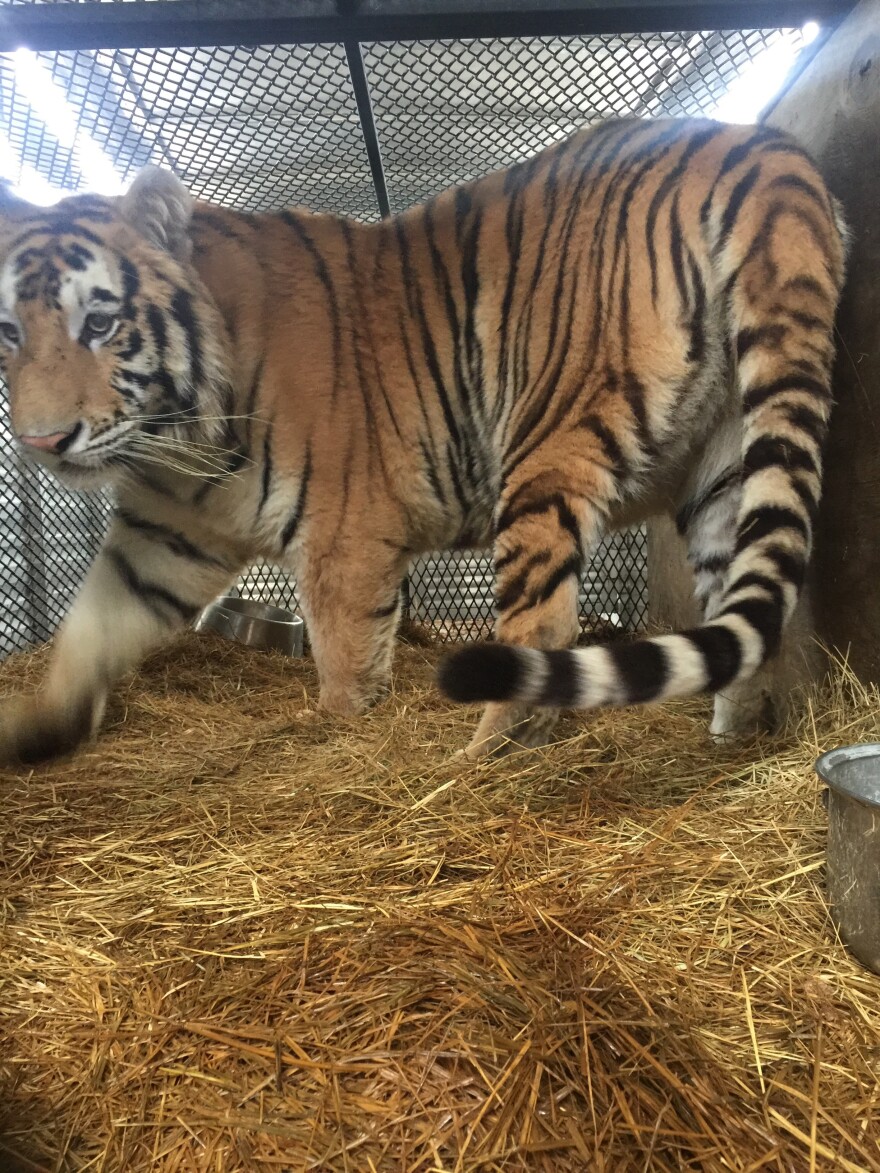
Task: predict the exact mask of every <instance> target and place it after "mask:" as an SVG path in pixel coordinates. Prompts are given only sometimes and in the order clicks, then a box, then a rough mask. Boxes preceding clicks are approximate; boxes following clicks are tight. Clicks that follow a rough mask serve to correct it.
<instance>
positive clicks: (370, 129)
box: [175, 0, 391, 220]
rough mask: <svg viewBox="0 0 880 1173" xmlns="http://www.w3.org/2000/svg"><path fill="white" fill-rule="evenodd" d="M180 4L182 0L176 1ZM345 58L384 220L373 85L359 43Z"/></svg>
mask: <svg viewBox="0 0 880 1173" xmlns="http://www.w3.org/2000/svg"><path fill="white" fill-rule="evenodd" d="M175 3H179V0H175ZM344 44H345V59H346V61H347V62H348V73H349V76H350V77H351V85H352V89H353V90H354V98H355V101H356V102H357V108H358V116H359V118H360V120H361V133H362V134H363V136H364V146H365V147H366V150H367V158H368V159H369V161H370V171H371V172H372V175H373V187H375V189H376V202H377V203H378V205H379V213H380V215H381V216H382V218H383V220H384V219H385V218H386V217H388V216H390V215H391V205H390V204H389V202H388V188H387V186H386V184H385V169H384V167H383V166H382V148H381V146H380V145H379V133H378V131H377V130H376V123H375V121H374V119H373V103H372V99H371V98H370V83H369V82H368V81H367V74H366V71H365V69H364V59H363V57H362V56H361V46H360V42H359V41H345V42H344Z"/></svg>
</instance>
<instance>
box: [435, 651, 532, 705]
mask: <svg viewBox="0 0 880 1173" xmlns="http://www.w3.org/2000/svg"><path fill="white" fill-rule="evenodd" d="M437 683H438V685H439V687H440V691H441V692H442V693H443V694H444V695H445V696H448V697H449V699H450V700H453V701H458V702H459V703H462V704H467V703H469V702H472V701H507V700H511V699H512V698H513V697H515V696H516V694H517V692H518V691H519V688H520V686H521V685H522V683H523V663H522V659H521V657H520V654H519V652H518V650H517V649H516V648H512V647H509V646H508V645H506V644H490V643H479V644H473V645H471V646H470V647H466V648H462V649H461V651H458V652H454V653H453V654H452V655H451V656H449V657H448V658H447V659H446V660H444V661H443V663H442V664H441V665H440V667H439V669H438V671H437Z"/></svg>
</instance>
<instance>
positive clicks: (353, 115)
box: [0, 0, 805, 655]
mask: <svg viewBox="0 0 880 1173" xmlns="http://www.w3.org/2000/svg"><path fill="white" fill-rule="evenodd" d="M144 3H145V0H140V2H139V3H137V4H131V3H130V2H128V3H124V2H123V0H105V2H104V3H102V4H101V24H100V26H96V29H97V31H96V30H95V29H92V30H91V31H90V32H89V34H88V36H87V37H86V38H85V39H86V40H91V42H92V43H98V44H101V43H106V44H114V43H118V42H119V37H120V36H121V35H123V33H121V32H120V29H119V28H115V30H114V25H113V21H112V20H110V21H108V20H107V16H108V15H112V14H113V13H114V12H121V11H122V10H123V9H125V10H127V11H128V12H131V10H132V9H133V8H135V7H137V8H138V9H141V10H143V7H144ZM82 7H83V4H82V0H80V3H76V0H71V2H68V3H65V2H64V0H61V3H57V2H53V0H49V3H47V4H45V5H43V4H39V3H37V2H36V0H23V2H22V0H18V2H15V0H12V2H11V3H10V2H9V0H7V2H6V3H2V2H0V14H2V17H3V20H2V21H0V43H2V45H3V47H4V48H5V47H6V46H8V45H11V44H14V43H15V41H14V36H15V27H16V25H15V22H16V19H17V18H18V17H19V15H20V14H21V13H22V12H23V11H26V12H27V16H28V20H29V22H30V23H29V24H28V25H27V27H28V28H30V29H31V34H30V36H31V43H34V40H35V39H36V41H37V42H38V43H46V42H47V40H48V43H49V44H50V45H53V44H55V45H57V46H58V47H57V48H47V49H42V50H41V51H40V52H38V53H31V52H28V51H21V50H19V51H18V52H6V53H0V171H2V172H3V173H4V174H6V175H7V176H9V177H10V178H11V179H13V181H16V182H18V183H19V185H20V186H22V185H23V184H24V183H25V181H28V182H29V183H30V184H31V186H32V187H33V186H34V185H37V186H39V185H40V184H42V185H43V186H44V187H45V186H49V185H51V186H52V187H54V188H55V189H62V190H64V191H75V190H80V189H88V188H92V189H94V188H95V187H96V183H95V179H96V176H97V177H98V180H99V184H100V182H101V181H103V179H104V178H105V176H106V175H108V174H109V175H110V177H111V178H110V182H111V184H112V182H114V181H124V180H126V179H128V178H130V177H131V175H132V174H133V173H134V172H135V171H136V170H137V169H138V168H140V167H141V166H143V165H144V164H145V163H148V162H152V163H159V164H161V165H163V166H166V167H169V168H171V169H172V170H174V171H175V172H176V173H177V174H178V175H179V176H180V177H181V178H182V179H183V181H184V182H185V183H186V184H187V185H188V186H189V188H190V190H191V191H192V192H193V194H194V195H196V196H198V197H200V198H203V199H207V200H212V201H215V202H219V203H223V204H226V205H228V206H230V207H233V208H241V209H247V210H252V211H262V210H268V209H272V208H278V207H282V206H284V205H288V204H303V205H305V206H307V207H309V208H311V209H313V210H316V211H331V212H337V213H344V214H348V215H352V216H356V217H359V218H361V219H364V220H375V219H378V218H379V217H380V215H383V214H387V213H388V212H391V213H395V212H398V211H401V210H403V209H404V208H406V207H409V206H410V205H411V204H413V203H415V202H417V201H420V200H422V199H425V198H427V197H429V196H431V195H433V194H435V193H437V192H438V191H440V190H442V189H443V188H445V187H447V186H449V185H450V184H453V183H456V182H461V181H464V180H468V179H472V178H475V177H476V176H478V175H481V174H485V173H486V172H487V171H490V170H492V169H493V168H497V167H501V166H506V165H508V164H510V163H514V162H516V161H518V160H520V159H522V158H524V157H526V156H528V155H529V154H531V153H532V152H534V151H536V150H539V149H540V148H542V147H544V146H547V145H549V144H550V143H552V142H554V141H557V140H558V139H560V138H562V137H564V136H565V135H568V134H570V133H571V132H573V131H574V130H575V129H577V128H578V127H580V126H583V125H585V124H588V123H591V122H595V121H597V120H598V119H601V118H606V117H609V116H613V115H625V114H635V115H642V116H651V115H661V114H671V115H683V114H688V115H690V114H699V113H713V112H715V111H716V109H717V108H718V103H719V102H722V101H723V100H724V97H725V95H729V93H730V91H731V87H732V86H734V85H736V84H737V82H738V79H741V78H742V76H743V72H744V70H745V69H746V68H747V67H748V66H750V64H752V63H754V62H756V61H759V60H761V59H764V58H767V57H768V55H771V54H773V53H776V54H777V55H778V56H779V59H780V62H782V63H783V64H784V63H785V61H787V62H788V63H789V64H791V62H793V61H794V59H795V58H796V57H797V55H798V53H799V52H800V51H801V49H802V48H803V46H804V43H805V38H804V35H803V32H802V30H801V29H800V28H794V27H789V28H769V29H768V28H764V29H755V30H748V31H742V30H737V29H733V30H728V31H708V32H706V31H691V32H658V33H653V32H634V33H623V34H618V33H614V32H608V31H604V32H602V33H601V34H594V35H575V36H565V37H559V36H552V35H550V34H551V33H552V32H553V31H554V30H553V12H552V11H545V12H544V18H545V19H546V33H547V35H542V36H537V35H536V36H520V37H504V38H500V39H499V38H498V37H495V38H494V39H487V38H481V39H452V37H451V36H450V37H444V36H443V35H442V32H443V27H442V22H441V25H440V26H438V33H439V34H440V35H437V36H436V37H435V38H433V39H424V40H414V41H405V40H397V39H388V40H382V41H365V40H355V41H352V40H348V39H346V40H343V41H340V42H334V43H319V44H301V43H291V44H258V43H254V41H255V39H258V33H255V35H254V36H253V37H250V36H249V37H248V41H249V44H250V47H245V46H243V45H241V46H224V45H217V44H213V45H211V47H199V46H198V45H196V46H190V47H187V46H186V45H185V44H184V43H183V42H181V44H180V45H179V46H175V47H171V48H169V47H159V48H137V47H135V48H100V47H98V48H65V47H63V46H64V44H65V38H67V42H68V43H72V44H76V43H77V37H75V36H74V37H71V36H70V34H69V31H68V32H66V33H63V35H59V37H58V40H57V41H56V42H53V41H52V27H53V26H52V19H54V17H55V14H56V13H58V11H59V10H60V9H67V10H72V9H74V8H76V9H82ZM89 7H90V9H91V11H92V12H95V10H96V9H95V6H94V5H90V6H89ZM189 7H192V4H191V2H190V3H188V0H173V2H172V0H154V2H152V3H150V4H149V12H150V14H151V16H152V14H155V16H153V17H152V19H153V20H154V21H155V22H156V23H157V24H159V25H161V24H162V21H163V19H166V18H165V14H166V13H170V12H172V11H173V12H174V13H175V15H177V14H180V13H181V12H183V11H184V10H185V9H187V8H189ZM256 7H257V8H259V0H258V2H257V5H256ZM319 7H320V5H319ZM380 7H381V5H380ZM390 7H391V8H392V9H393V8H394V5H391V6H390ZM474 7H475V8H479V7H480V6H479V5H475V6H474ZM548 7H549V9H552V8H553V7H554V6H553V5H550V6H548ZM520 11H521V12H522V11H523V9H522V7H520ZM531 15H532V16H533V17H535V18H540V17H541V13H540V12H539V11H538V8H537V6H535V10H534V11H533V12H532V13H531ZM255 19H256V17H255ZM439 19H440V18H439V17H437V18H435V24H436V21H437V20H439ZM40 21H43V22H44V25H45V28H44V29H43V34H44V35H41V36H36V37H35V34H34V33H33V30H34V29H35V28H36V29H37V33H38V34H39V33H40V29H41V28H43V25H41V24H40V23H39V22H40ZM58 27H59V29H63V28H66V26H63V25H62V24H59V25H58ZM122 27H123V28H124V27H125V26H122ZM141 27H144V26H143V25H142V26H141ZM182 27H186V26H185V25H184V26H182ZM244 27H247V26H244ZM450 27H451V25H450ZM169 28H170V29H171V30H172V31H171V32H170V33H166V34H165V36H164V38H162V37H160V38H159V39H160V40H161V39H166V40H167V39H168V37H169V36H170V37H171V38H173V37H174V35H175V34H174V32H173V28H174V26H173V24H172V25H170V26H169ZM103 29H106V30H108V31H107V32H106V35H105V36H104V37H103V41H102V33H101V31H100V30H103ZM10 30H11V31H10ZM47 30H48V31H47ZM391 31H392V33H393V27H392V29H391ZM79 39H80V40H81V39H82V36H80V38H79ZM783 58H784V61H783ZM0 505H2V513H0V655H6V654H8V653H9V652H11V651H13V650H15V649H17V648H21V647H24V646H26V645H28V644H32V643H35V642H39V641H41V640H44V639H45V638H47V637H48V636H49V635H50V634H51V632H52V631H53V629H54V628H55V626H56V624H57V623H58V621H59V620H60V618H61V617H62V615H63V614H64V612H65V611H66V609H67V606H68V604H69V602H70V600H71V598H72V596H73V594H74V593H75V591H76V589H77V587H78V585H79V583H80V581H81V579H82V577H83V575H84V573H85V571H86V569H87V567H88V565H89V563H90V562H91V559H92V558H93V556H94V553H95V551H96V549H97V547H98V545H99V543H100V540H101V537H102V535H103V532H104V528H105V526H106V522H107V517H108V513H109V508H110V505H109V501H108V499H107V498H106V496H104V495H100V494H99V495H93V496H82V495H80V496H74V495H72V494H70V493H68V492H67V491H65V490H63V489H61V488H60V487H58V486H57V485H56V484H55V483H54V482H53V481H52V480H51V479H50V478H49V477H47V476H46V475H45V474H44V473H42V472H41V471H38V470H36V469H34V468H33V467H31V466H30V465H27V464H24V463H22V462H21V461H20V459H19V457H18V455H17V453H16V450H15V447H14V444H13V441H12V436H11V434H10V432H9V429H8V424H7V421H6V413H5V411H4V412H3V418H2V420H0ZM237 589H238V590H239V591H240V592H241V593H243V594H247V595H250V596H252V597H258V598H262V599H265V600H267V601H275V602H277V603H279V604H281V605H287V606H294V607H295V606H296V587H295V583H293V582H292V581H291V579H290V578H289V577H288V576H287V575H286V574H285V573H284V572H283V571H281V570H279V569H278V568H277V567H273V566H257V567H254V568H253V569H252V570H251V571H250V572H249V573H248V574H247V575H246V576H245V577H244V578H243V579H242V580H241V581H240V583H239V584H238V587H237ZM407 597H408V607H409V611H410V613H411V615H412V617H413V618H414V619H416V620H417V621H419V622H421V623H423V624H425V625H426V626H428V627H429V628H431V629H432V630H433V631H434V633H435V634H436V635H437V637H438V638H440V639H446V638H462V637H469V636H475V635H486V634H488V633H489V631H490V630H491V623H492V615H493V603H492V579H491V559H490V557H489V555H488V553H482V554H481V553H477V554H467V555H461V554H455V555H444V554H438V555H436V556H432V557H427V558H421V559H419V560H418V561H417V562H416V563H414V565H413V566H412V568H411V573H410V577H409V581H408V591H407ZM646 608H647V586H646V540H645V535H644V533H643V531H641V530H636V531H629V532H626V533H622V534H617V535H613V536H611V537H609V538H608V539H606V541H605V542H603V544H602V546H601V547H600V548H599V550H598V551H597V553H596V555H595V557H594V558H593V559H592V561H591V563H590V565H589V566H588V568H587V570H586V573H585V575H584V579H583V583H582V590H581V624H582V628H583V630H584V631H585V632H589V631H591V630H593V629H596V628H598V627H602V628H603V629H604V628H607V625H608V624H613V625H615V626H617V627H619V628H621V629H624V630H634V629H637V628H639V627H640V626H641V625H643V623H644V621H645V618H646Z"/></svg>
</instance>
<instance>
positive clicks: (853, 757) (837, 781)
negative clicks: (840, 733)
mask: <svg viewBox="0 0 880 1173" xmlns="http://www.w3.org/2000/svg"><path fill="white" fill-rule="evenodd" d="M860 758H877V759H878V772H880V742H876V741H868V742H864V743H863V744H861V745H842V746H838V747H837V749H829V750H826V752H825V753H823V754H822V755H821V756H820V757H818V758H817V759H816V763H815V766H814V769H815V771H816V773H817V774H818V775H819V777H820V778H821V779H822V781H823V782H824V783H825V785H826V786H827V787H828V788H829V789H830V790H833V791H834V792H835V793H836V794H842V795H843V796H844V797H845V798H851V799H853V800H854V801H855V802H860V803H862V805H863V806H869V807H872V808H875V809H877V808H880V799H876V798H868V797H867V795H865V794H864V793H863V792H862V791H861V790H860V789H859V788H858V787H857V786H854V785H853V784H852V782H850V783H849V784H848V783H847V782H846V781H845V780H844V779H843V778H841V777H840V775H839V772H838V770H837V769H836V767H838V766H840V765H841V764H846V763H847V762H852V761H857V760H859V759H860Z"/></svg>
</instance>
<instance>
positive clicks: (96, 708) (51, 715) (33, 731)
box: [0, 694, 104, 766]
mask: <svg viewBox="0 0 880 1173" xmlns="http://www.w3.org/2000/svg"><path fill="white" fill-rule="evenodd" d="M103 707H104V706H103V703H96V702H95V701H94V700H92V699H91V698H86V699H84V700H80V701H78V702H76V703H74V704H68V705H52V704H50V703H49V702H48V701H47V699H46V698H45V697H44V696H42V695H40V694H37V695H36V696H32V697H31V696H17V697H11V698H8V699H7V700H5V701H3V702H2V708H0V764H2V765H10V766H11V765H25V766H30V765H36V764H37V763H38V762H46V761H50V760H51V759H52V758H57V757H60V756H61V755H62V754H66V753H69V752H70V751H71V750H73V749H75V748H76V747H77V746H78V745H79V744H80V743H81V742H83V741H86V740H87V739H88V738H90V737H92V736H93V734H94V732H95V730H96V729H97V726H98V724H99V723H100V719H101V715H102V713H103Z"/></svg>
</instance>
